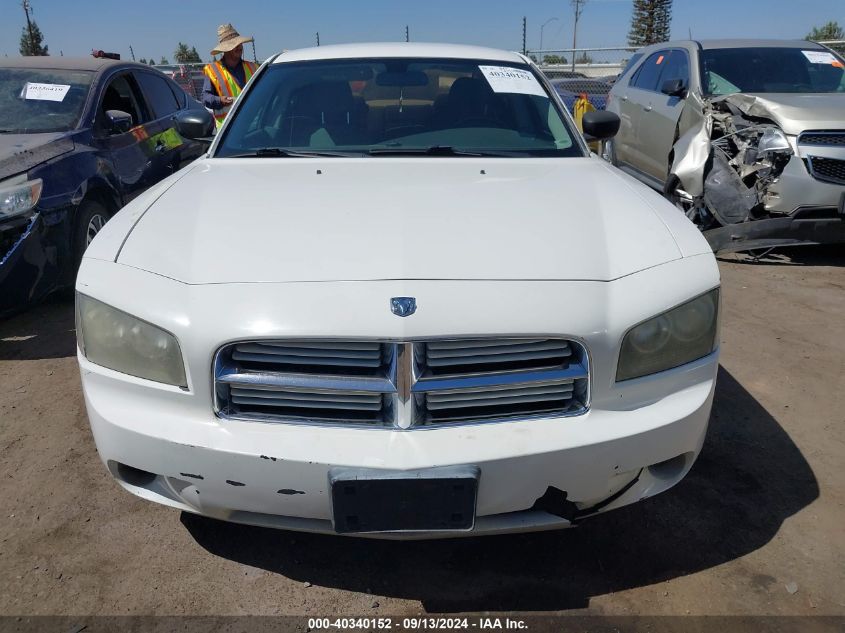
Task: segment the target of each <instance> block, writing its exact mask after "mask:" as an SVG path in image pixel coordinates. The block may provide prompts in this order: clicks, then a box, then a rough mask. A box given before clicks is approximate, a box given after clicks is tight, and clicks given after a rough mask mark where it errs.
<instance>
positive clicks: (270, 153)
mask: <svg viewBox="0 0 845 633" xmlns="http://www.w3.org/2000/svg"><path fill="white" fill-rule="evenodd" d="M350 155H352V154H350V152H333V151H330V150H316V151H313V152H312V151H310V150H306V151H298V150H292V149H282V148H281V147H262V148H260V149H256V150H253V151H251V152H244V153H242V154H230V155H229V156H221V158H317V157H323V156H332V157H335V156H350Z"/></svg>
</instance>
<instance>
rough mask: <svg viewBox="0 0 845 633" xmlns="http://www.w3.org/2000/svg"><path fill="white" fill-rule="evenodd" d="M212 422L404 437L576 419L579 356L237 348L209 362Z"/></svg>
mask: <svg viewBox="0 0 845 633" xmlns="http://www.w3.org/2000/svg"><path fill="white" fill-rule="evenodd" d="M214 372H215V373H214V375H215V396H216V403H217V404H216V406H217V408H218V411H219V415H221V417H224V418H226V417H235V418H240V419H246V420H257V421H264V422H294V423H315V424H334V425H343V426H349V425H363V426H368V427H374V426H375V427H384V428H413V427H425V426H440V425H444V424H457V423H462V424H463V423H472V422H491V421H499V420H520V419H532V418H537V417H550V416H562V415H578V414H580V413H583V412H585V411H586V410H587V402H588V398H589V389H588V376H589V371H588V361H587V354H586V351H585V350H584V348H583V346H582V345H580V344H579V343H575V342H573V341H571V340H567V339H561V338H550V337H537V336H533V337H531V336H529V337H525V338H519V337H499V338H497V337H487V338H475V339H447V340H434V341H423V342H419V343H380V342H370V341H337V342H336V341H308V340H273V341H244V342H239V343H234V344H231V345H228V346H226V347H224V348H223V349H221V350H220V352H218V355H217V357H216V360H215V370H214Z"/></svg>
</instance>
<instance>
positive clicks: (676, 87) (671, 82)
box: [660, 79, 687, 99]
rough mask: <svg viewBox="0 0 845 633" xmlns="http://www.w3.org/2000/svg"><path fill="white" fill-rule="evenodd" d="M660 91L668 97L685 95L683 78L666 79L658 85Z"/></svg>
mask: <svg viewBox="0 0 845 633" xmlns="http://www.w3.org/2000/svg"><path fill="white" fill-rule="evenodd" d="M660 92H662V93H663V94H665V95H668V96H670V97H680V98H682V99H683V98H684V97H685V96H686V95H687V87H686V85H685V84H684V80H683V79H667V80H666V81H664V82H663V85H662V86H661V87H660Z"/></svg>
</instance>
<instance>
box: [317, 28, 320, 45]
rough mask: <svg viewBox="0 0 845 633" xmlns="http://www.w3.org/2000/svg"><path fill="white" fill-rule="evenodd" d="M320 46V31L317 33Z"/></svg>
mask: <svg viewBox="0 0 845 633" xmlns="http://www.w3.org/2000/svg"><path fill="white" fill-rule="evenodd" d="M319 45H320V31H317V46H319Z"/></svg>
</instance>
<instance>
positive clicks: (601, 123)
mask: <svg viewBox="0 0 845 633" xmlns="http://www.w3.org/2000/svg"><path fill="white" fill-rule="evenodd" d="M619 124H620V120H619V117H618V116H617V115H616V114H615V113H613V112H608V111H606V110H596V111H595V112H585V113H584V117H583V118H582V119H581V129H582V130H583V131H584V136H585V137H586V138H587V140H588V141H594V140H595V141H603V140H606V139H609V138H613V137H614V136H616V133H617V132H618V131H619Z"/></svg>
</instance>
